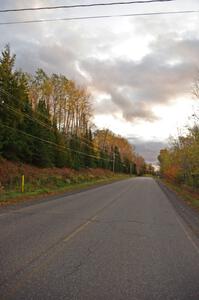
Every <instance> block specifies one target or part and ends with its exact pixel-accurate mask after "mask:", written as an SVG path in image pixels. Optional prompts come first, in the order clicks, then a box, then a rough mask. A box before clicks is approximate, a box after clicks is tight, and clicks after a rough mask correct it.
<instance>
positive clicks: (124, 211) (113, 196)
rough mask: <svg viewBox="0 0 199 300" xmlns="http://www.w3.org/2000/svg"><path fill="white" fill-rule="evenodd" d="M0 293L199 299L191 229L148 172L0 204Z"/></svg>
mask: <svg viewBox="0 0 199 300" xmlns="http://www.w3.org/2000/svg"><path fill="white" fill-rule="evenodd" d="M0 299H1V300H3V299H16V300H23V299H24V300H28V299H35V300H36V299H37V300H38V299H42V300H45V299H65V300H66V299H85V300H87V299H88V300H90V299H92V300H95V299H96V300H98V299H103V300H106V299H108V300H109V299H111V300H112V299H113V300H118V299H121V300H124V299H129V300H134V299H136V300H137V299H138V300H144V299H146V300H153V299H154V300H158V299H161V300H167V299H169V300H170V299H173V300H174V299H175V300H178V299H179V300H182V299H183V300H189V299H192V300H199V248H198V241H197V238H196V236H195V235H194V233H193V232H192V231H191V230H190V228H189V227H188V226H187V225H186V223H185V222H184V221H183V219H182V218H181V216H180V215H178V213H177V212H176V211H175V209H174V208H173V206H172V205H171V203H170V201H169V199H168V196H166V194H165V193H164V192H163V191H162V190H161V188H160V187H159V185H158V184H157V183H156V182H155V181H154V180H153V179H151V178H135V179H129V180H124V181H120V182H116V183H112V184H109V185H106V186H101V187H97V188H94V189H91V190H88V191H83V192H81V193H77V194H73V195H69V196H65V197H58V198H57V199H54V200H50V201H43V202H35V203H34V204H32V203H31V204H27V205H25V206H24V205H18V206H16V207H14V208H9V209H6V210H1V211H0Z"/></svg>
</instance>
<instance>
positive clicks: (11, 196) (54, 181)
mask: <svg viewBox="0 0 199 300" xmlns="http://www.w3.org/2000/svg"><path fill="white" fill-rule="evenodd" d="M131 177H132V176H131ZM127 178H130V176H129V175H127V174H115V175H113V176H111V177H101V178H89V179H88V178H84V176H78V177H77V178H76V180H74V181H73V182H70V181H68V182H66V181H64V180H63V179H62V178H60V177H51V178H49V180H48V181H47V182H46V181H45V180H40V181H37V183H32V184H30V183H27V184H26V185H25V191H24V193H22V192H21V191H20V186H19V185H18V186H15V187H8V188H7V189H5V190H1V191H0V205H1V206H2V205H8V204H14V203H18V202H22V201H26V200H29V199H37V198H39V197H41V196H44V197H47V196H50V195H59V194H62V193H64V192H72V191H76V190H84V189H86V188H89V187H92V186H98V185H103V184H106V183H111V182H114V181H118V180H122V179H127Z"/></svg>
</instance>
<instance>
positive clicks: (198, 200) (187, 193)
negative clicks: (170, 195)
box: [161, 179, 199, 211]
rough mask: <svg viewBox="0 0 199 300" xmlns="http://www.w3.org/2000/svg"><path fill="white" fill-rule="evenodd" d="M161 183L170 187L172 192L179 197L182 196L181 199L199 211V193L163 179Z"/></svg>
mask: <svg viewBox="0 0 199 300" xmlns="http://www.w3.org/2000/svg"><path fill="white" fill-rule="evenodd" d="M161 181H162V182H163V183H164V184H165V185H166V186H168V187H169V188H170V189H171V190H173V191H174V192H176V194H177V195H179V196H181V198H182V199H183V200H184V201H185V202H186V203H187V204H188V205H190V206H191V207H193V208H195V209H197V210H198V211H199V191H198V190H197V191H196V190H192V189H190V188H189V187H187V186H184V185H176V184H174V183H172V182H170V181H168V180H165V179H161Z"/></svg>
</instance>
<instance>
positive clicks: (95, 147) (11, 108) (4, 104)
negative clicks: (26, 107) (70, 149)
mask: <svg viewBox="0 0 199 300" xmlns="http://www.w3.org/2000/svg"><path fill="white" fill-rule="evenodd" d="M0 92H3V93H4V94H5V95H7V96H8V97H12V98H13V99H15V97H14V96H13V95H12V94H10V93H9V92H6V91H5V90H4V89H1V88H0ZM0 105H2V106H6V107H7V109H8V110H11V111H12V112H14V113H16V114H18V115H23V116H25V117H26V118H28V119H29V120H31V121H32V122H37V123H38V124H39V125H41V126H43V127H44V128H47V129H48V130H50V131H52V132H54V129H53V127H52V126H50V125H48V124H46V123H44V122H42V121H41V120H38V119H37V118H35V117H33V116H31V115H29V114H27V113H25V112H23V111H21V110H19V109H17V107H13V106H11V105H9V104H7V103H5V102H3V103H2V102H0ZM41 115H42V114H41ZM42 116H44V115H42ZM44 117H46V116H44ZM69 139H70V140H76V141H77V140H78V137H74V136H72V135H70V137H69ZM79 139H80V143H81V144H84V145H87V147H88V148H90V149H92V150H95V149H97V150H99V151H102V150H103V149H102V148H100V147H99V146H97V145H93V147H92V146H91V145H90V144H88V142H91V141H90V140H89V139H86V138H84V137H79ZM84 140H85V141H87V142H84Z"/></svg>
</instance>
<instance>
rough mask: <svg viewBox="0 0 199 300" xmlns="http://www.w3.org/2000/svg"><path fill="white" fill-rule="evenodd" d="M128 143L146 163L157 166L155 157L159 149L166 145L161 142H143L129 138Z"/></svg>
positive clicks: (135, 138)
mask: <svg viewBox="0 0 199 300" xmlns="http://www.w3.org/2000/svg"><path fill="white" fill-rule="evenodd" d="M129 142H130V143H132V144H133V145H134V146H135V151H136V152H137V153H139V154H140V155H141V156H143V157H144V159H145V160H146V162H147V163H152V164H157V163H158V160H157V157H158V155H159V152H160V150H161V149H164V148H166V147H167V144H166V143H164V142H161V141H144V140H142V139H141V138H139V137H132V138H129Z"/></svg>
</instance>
